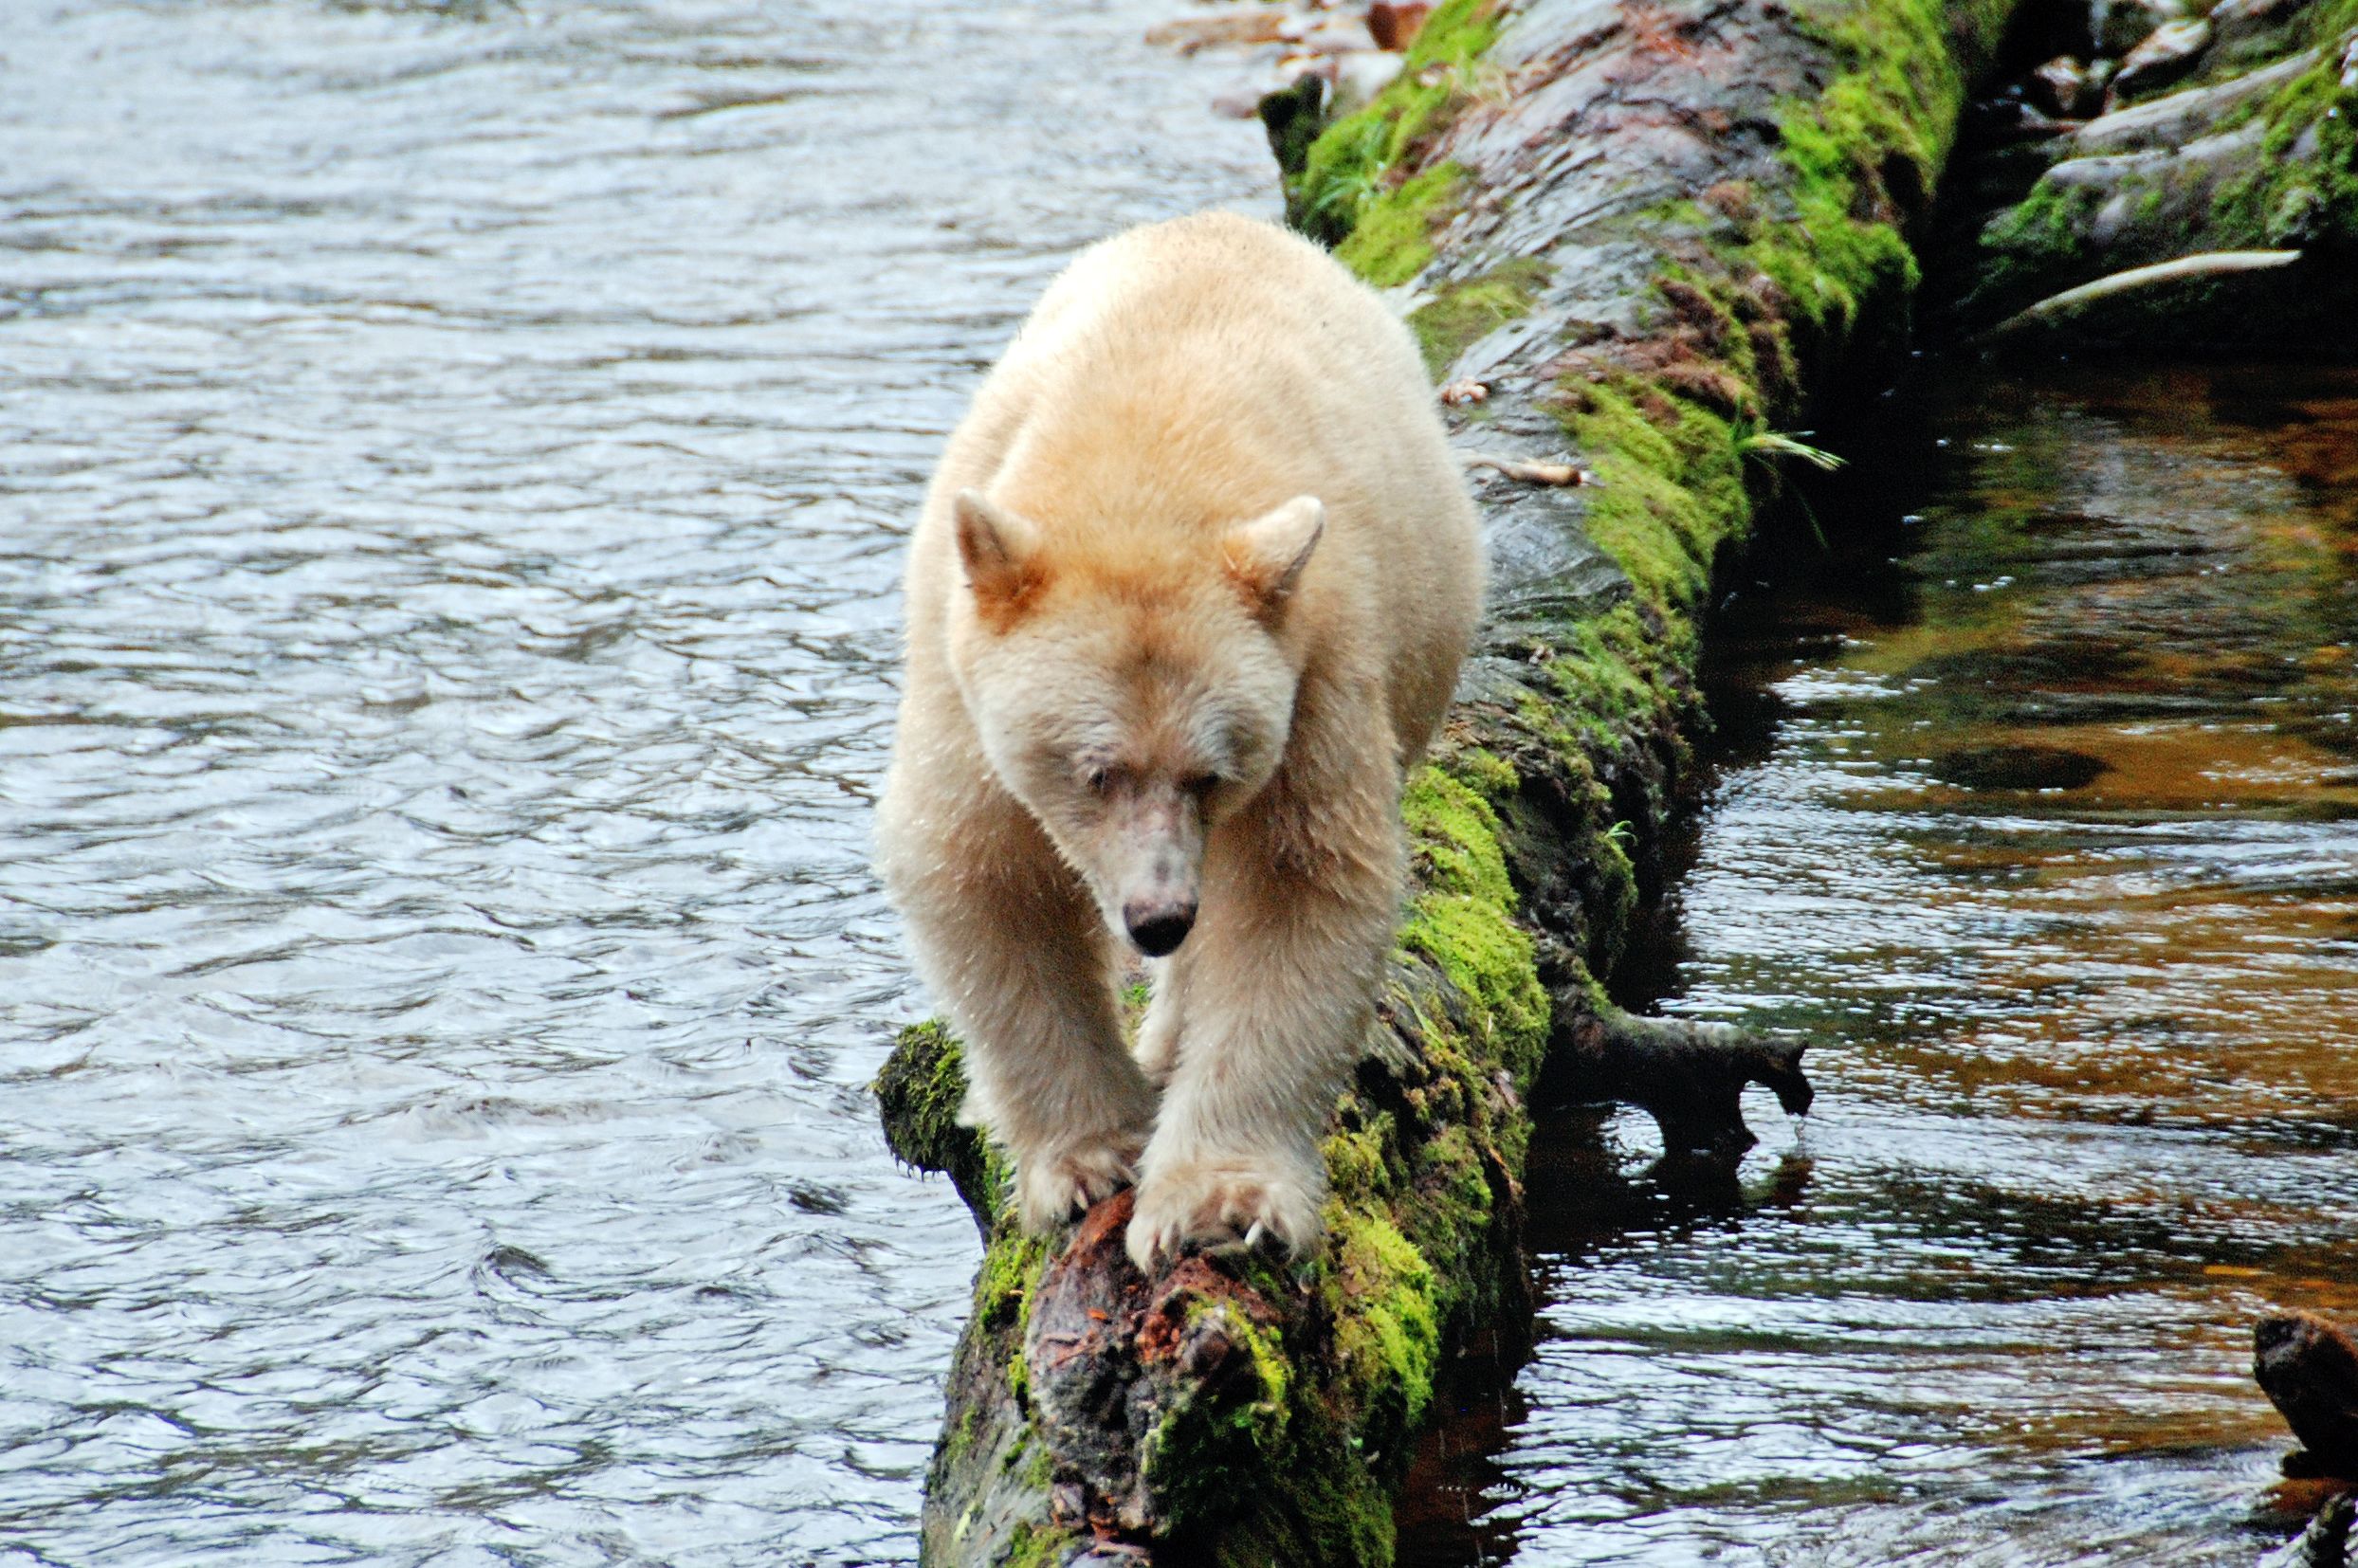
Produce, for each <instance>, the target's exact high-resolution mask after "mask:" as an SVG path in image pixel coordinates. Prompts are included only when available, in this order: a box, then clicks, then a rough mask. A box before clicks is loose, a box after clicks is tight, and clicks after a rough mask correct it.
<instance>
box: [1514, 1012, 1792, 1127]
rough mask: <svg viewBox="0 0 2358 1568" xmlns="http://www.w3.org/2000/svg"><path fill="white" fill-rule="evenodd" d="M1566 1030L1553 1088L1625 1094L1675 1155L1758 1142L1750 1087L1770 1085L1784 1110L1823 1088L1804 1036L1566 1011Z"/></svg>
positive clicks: (1587, 1096)
mask: <svg viewBox="0 0 2358 1568" xmlns="http://www.w3.org/2000/svg"><path fill="white" fill-rule="evenodd" d="M1559 1012H1560V1013H1561V1014H1562V1015H1563V1017H1564V1019H1565V1020H1566V1027H1565V1028H1564V1029H1563V1030H1561V1031H1560V1032H1559V1035H1558V1037H1557V1039H1556V1041H1555V1042H1554V1049H1555V1050H1556V1051H1557V1052H1558V1053H1560V1055H1559V1057H1558V1058H1556V1059H1555V1060H1552V1061H1551V1063H1550V1070H1551V1072H1555V1071H1559V1070H1560V1071H1563V1072H1564V1073H1565V1074H1566V1076H1565V1077H1563V1078H1561V1079H1556V1080H1553V1081H1552V1082H1551V1084H1550V1087H1551V1088H1553V1089H1555V1090H1556V1091H1557V1092H1559V1093H1562V1094H1563V1095H1564V1096H1565V1097H1566V1098H1568V1099H1573V1100H1619V1101H1626V1102H1628V1103H1630V1104H1633V1105H1636V1106H1639V1107H1641V1108H1642V1109H1644V1110H1645V1111H1646V1112H1648V1113H1649V1114H1650V1115H1652V1116H1653V1118H1654V1121H1655V1122H1656V1124H1658V1125H1659V1126H1660V1127H1661V1129H1662V1146H1663V1148H1664V1149H1665V1150H1666V1151H1667V1152H1668V1153H1670V1154H1673V1155H1701V1156H1705V1157H1707V1158H1715V1159H1732V1158H1736V1157H1738V1156H1740V1155H1742V1154H1743V1153H1744V1152H1745V1151H1746V1149H1749V1148H1750V1147H1752V1145H1753V1144H1754V1143H1757V1142H1758V1141H1760V1140H1759V1139H1758V1138H1757V1137H1755V1136H1754V1134H1753V1132H1752V1129H1751V1128H1750V1127H1748V1126H1746V1125H1745V1121H1744V1103H1743V1102H1744V1090H1745V1085H1747V1084H1760V1085H1765V1086H1766V1087H1767V1088H1768V1089H1770V1090H1771V1091H1772V1092H1774V1093H1775V1094H1776V1096H1777V1103H1779V1104H1780V1105H1782V1106H1783V1107H1784V1109H1785V1112H1786V1114H1788V1115H1791V1116H1800V1115H1801V1114H1802V1113H1804V1112H1805V1111H1807V1110H1808V1109H1809V1106H1810V1101H1811V1100H1812V1098H1814V1096H1815V1092H1816V1091H1814V1090H1813V1089H1812V1088H1811V1087H1810V1082H1809V1079H1808V1078H1807V1077H1806V1076H1804V1075H1803V1073H1802V1071H1801V1053H1802V1052H1803V1051H1804V1050H1806V1049H1807V1047H1806V1046H1805V1045H1803V1044H1802V1043H1801V1042H1800V1041H1791V1040H1769V1039H1765V1038H1764V1037H1762V1036H1760V1035H1757V1034H1753V1033H1749V1032H1747V1031H1746V1030H1740V1029H1737V1028H1736V1027H1735V1026H1734V1025H1732V1024H1704V1023H1687V1022H1684V1021H1682V1020H1679V1019H1675V1018H1640V1017H1638V1016H1636V1014H1635V1013H1629V1012H1621V1011H1619V1010H1618V1009H1613V1010H1610V1011H1608V1012H1601V1013H1599V1012H1587V1011H1585V1010H1575V1009H1573V1008H1569V1007H1564V1008H1560V1009H1559Z"/></svg>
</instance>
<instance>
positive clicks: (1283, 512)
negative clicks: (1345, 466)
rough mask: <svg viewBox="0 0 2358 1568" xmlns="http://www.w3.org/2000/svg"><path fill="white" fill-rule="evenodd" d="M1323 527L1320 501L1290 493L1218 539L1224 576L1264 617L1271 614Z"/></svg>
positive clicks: (1282, 605) (1287, 594)
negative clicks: (1272, 507) (1277, 504)
mask: <svg viewBox="0 0 2358 1568" xmlns="http://www.w3.org/2000/svg"><path fill="white" fill-rule="evenodd" d="M1325 531H1326V503H1325V501H1320V500H1319V499H1318V498H1317V497H1316V496H1296V497H1294V498H1293V499H1292V500H1291V501H1288V502H1286V503H1285V504H1284V505H1283V506H1280V507H1278V508H1277V509H1276V510H1275V511H1273V512H1267V513H1264V514H1263V515H1261V516H1260V517H1257V518H1255V519H1253V520H1252V521H1251V522H1248V523H1246V524H1244V525H1243V526H1242V527H1240V528H1232V529H1230V530H1229V532H1228V537H1227V538H1224V539H1222V540H1221V541H1220V552H1221V556H1222V558H1223V559H1224V560H1225V561H1226V563H1227V566H1228V574H1229V575H1230V576H1231V577H1233V578H1234V579H1235V582H1236V586H1237V587H1238V588H1240V589H1242V590H1243V591H1244V594H1245V598H1246V602H1247V603H1249V604H1251V605H1252V608H1253V609H1254V611H1256V612H1257V613H1259V614H1262V615H1265V616H1274V615H1275V614H1276V613H1277V612H1278V611H1281V610H1283V609H1284V608H1285V605H1286V601H1287V600H1288V599H1289V598H1291V597H1292V596H1293V591H1294V588H1295V586H1296V585H1297V584H1299V583H1300V582H1301V580H1302V569H1303V568H1304V567H1306V566H1307V565H1309V564H1310V552H1311V551H1313V550H1315V549H1317V548H1318V539H1319V536H1320V535H1322V534H1324V533H1325Z"/></svg>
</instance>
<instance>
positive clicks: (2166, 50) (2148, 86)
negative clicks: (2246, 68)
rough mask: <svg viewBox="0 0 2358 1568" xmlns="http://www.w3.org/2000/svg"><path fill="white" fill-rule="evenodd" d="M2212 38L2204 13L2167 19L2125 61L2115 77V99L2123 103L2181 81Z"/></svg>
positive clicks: (2113, 80)
mask: <svg viewBox="0 0 2358 1568" xmlns="http://www.w3.org/2000/svg"><path fill="white" fill-rule="evenodd" d="M2210 42H2211V25H2210V24H2209V23H2208V22H2205V21H2203V20H2202V19H2201V18H2200V17H2190V18H2188V19H2186V20H2185V21H2183V22H2165V23H2163V24H2162V25H2161V26H2160V27H2156V28H2154V29H2153V33H2152V36H2151V37H2149V38H2148V39H2147V40H2146V41H2145V42H2144V43H2142V44H2140V45H2138V46H2136V47H2135V48H2133V49H2131V50H2130V51H2129V58H2127V59H2126V60H2123V61H2122V62H2121V69H2120V74H2119V75H2117V76H2115V77H2114V78H2113V79H2112V92H2111V101H2112V102H2114V103H2119V102H2122V101H2124V100H2128V99H2130V98H2133V97H2134V96H2136V95H2137V94H2139V93H2145V92H2151V91H2152V90H2153V89H2154V88H2156V87H2161V86H2166V85H2167V84H2168V83H2170V82H2175V81H2177V80H2178V79H2179V78H2180V77H2182V76H2184V75H2185V74H2186V73H2187V72H2189V71H2191V70H2193V69H2194V65H2195V62H2196V61H2198V60H2200V59H2202V58H2203V50H2204V49H2206V48H2208V47H2210Z"/></svg>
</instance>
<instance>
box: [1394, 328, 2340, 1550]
mask: <svg viewBox="0 0 2358 1568" xmlns="http://www.w3.org/2000/svg"><path fill="white" fill-rule="evenodd" d="M1896 428H1897V429H1898V431H1899V433H1897V434H1894V435H1891V436H1889V437H1886V438H1882V439H1880V440H1878V441H1876V442H1874V443H1870V444H1869V448H1868V449H1866V450H1860V451H1856V452H1855V455H1856V456H1858V457H1860V458H1861V459H1862V460H1863V461H1862V466H1863V468H1864V469H1865V470H1866V472H1865V474H1864V475H1863V477H1862V478H1861V479H1860V480H1859V481H1857V482H1856V483H1854V484H1852V485H1851V486H1849V487H1847V489H1846V491H1844V492H1837V493H1836V494H1835V495H1833V496H1832V497H1831V498H1828V499H1825V500H1823V501H1822V502H1821V504H1822V505H1823V506H1824V507H1825V508H1826V521H1827V523H1828V524H1829V526H1830V528H1831V529H1833V530H1834V531H1836V532H1837V533H1863V535H1864V537H1865V538H1866V540H1867V543H1866V545H1865V547H1864V548H1863V549H1860V550H1855V551H1852V552H1849V553H1847V554H1844V555H1840V556H1835V557H1831V558H1828V557H1822V556H1820V557H1819V558H1817V559H1816V560H1815V562H1814V563H1813V562H1811V560H1810V557H1811V556H1815V555H1816V552H1815V551H1814V550H1812V549H1810V548H1808V547H1807V546H1806V545H1804V546H1802V547H1801V548H1799V549H1789V550H1784V551H1781V552H1779V553H1778V554H1779V556H1780V558H1781V559H1782V560H1786V561H1795V560H1799V561H1800V562H1801V563H1802V564H1801V565H1800V567H1799V568H1798V569H1797V570H1796V571H1794V572H1793V573H1792V574H1790V575H1789V576H1787V577H1786V578H1785V579H1784V580H1782V581H1781V582H1779V583H1776V584H1774V585H1767V586H1766V587H1765V588H1760V587H1754V586H1746V587H1745V589H1744V591H1743V592H1742V593H1739V594H1738V596H1737V599H1736V602H1735V603H1734V604H1733V605H1732V606H1731V607H1730V609H1729V612H1728V614H1727V617H1726V618H1725V620H1724V622H1723V625H1722V628H1721V629H1722V632H1723V638H1722V642H1721V645H1720V646H1721V647H1722V649H1723V650H1724V651H1723V657H1722V659H1721V661H1720V664H1719V666H1718V668H1717V670H1716V672H1715V680H1716V684H1717V687H1718V690H1717V693H1716V701H1715V705H1716V707H1717V710H1718V712H1719V713H1720V715H1721V716H1722V720H1723V726H1724V735H1725V740H1726V746H1727V756H1726V757H1725V758H1724V760H1723V763H1722V771H1721V772H1720V774H1719V775H1718V778H1717V781H1716V784H1715V787H1714V789H1713V791H1712V793H1711V797H1710V801H1709V808H1708V810H1707V811H1705V813H1704V815H1703V817H1702V819H1701V821H1700V823H1699V825H1698V830H1697V834H1698V836H1697V842H1696V845H1695V848H1694V865H1693V867H1692V869H1691V872H1690V873H1689V874H1688V876H1687V877H1686V879H1685V882H1684V884H1683V888H1682V892H1681V899H1680V903H1681V906H1682V907H1681V910H1680V912H1679V913H1680V920H1679V930H1680V931H1681V932H1682V933H1683V936H1682V938H1681V941H1682V942H1683V951H1680V952H1679V953H1677V954H1676V955H1675V964H1674V967H1673V970H1672V973H1671V975H1670V979H1669V985H1668V991H1669V996H1668V998H1667V1002H1666V1006H1667V1007H1668V1008H1669V1009H1671V1010H1673V1011H1675V1012H1681V1013H1686V1014H1691V1015H1696V1016H1709V1017H1726V1018H1741V1019H1744V1020H1746V1021H1748V1022H1750V1023H1752V1024H1755V1025H1758V1026H1763V1027H1766V1028H1770V1029H1774V1030H1785V1031H1791V1032H1794V1033H1797V1034H1802V1035H1806V1036H1807V1037H1809V1038H1810V1039H1812V1040H1813V1041H1815V1042H1816V1043H1817V1044H1816V1048H1815V1051H1814V1053H1813V1055H1812V1057H1811V1070H1812V1073H1813V1076H1814V1077H1815V1079H1816V1081H1817V1084H1818V1086H1819V1099H1818V1107H1817V1109H1816V1110H1815V1111H1814V1112H1813V1113H1812V1115H1811V1116H1810V1117H1809V1118H1807V1119H1806V1121H1805V1122H1803V1123H1802V1124H1800V1125H1798V1126H1797V1125H1795V1124H1794V1123H1791V1122H1789V1121H1785V1120H1784V1119H1783V1118H1782V1116H1781V1114H1780V1113H1779V1112H1778V1111H1777V1109H1776V1108H1775V1105H1774V1103H1773V1102H1771V1101H1770V1100H1768V1099H1767V1097H1766V1096H1765V1095H1762V1094H1758V1093H1757V1091H1756V1094H1755V1096H1754V1098H1753V1099H1752V1100H1750V1101H1748V1102H1747V1108H1748V1110H1750V1111H1751V1112H1752V1113H1753V1121H1754V1124H1755V1126H1756V1127H1758V1128H1760V1129H1761V1130H1762V1131H1763V1133H1764V1140H1763V1146H1762V1147H1761V1148H1760V1149H1759V1150H1757V1151H1755V1153H1754V1154H1753V1155H1752V1156H1751V1157H1749V1158H1747V1160H1746V1163H1745V1166H1744V1167H1743V1170H1742V1171H1741V1173H1740V1174H1739V1177H1738V1179H1737V1180H1736V1181H1735V1182H1732V1183H1729V1184H1727V1186H1725V1187H1723V1188H1721V1189H1719V1190H1716V1191H1713V1190H1709V1189H1706V1190H1701V1191H1698V1190H1697V1189H1696V1187H1695V1186H1694V1185H1693V1184H1691V1183H1688V1182H1671V1183H1665V1182H1663V1181H1660V1180H1657V1179H1655V1178H1654V1176H1652V1175H1650V1174H1649V1173H1648V1169H1647V1165H1648V1158H1649V1155H1650V1153H1651V1152H1654V1151H1658V1148H1659V1144H1658V1142H1657V1141H1656V1140H1654V1135H1653V1132H1652V1129H1651V1126H1650V1124H1648V1123H1647V1122H1646V1121H1645V1119H1644V1118H1642V1117H1640V1116H1636V1115H1632V1114H1617V1115H1614V1116H1612V1117H1609V1118H1603V1119H1601V1120H1600V1119H1599V1118H1598V1117H1596V1116H1595V1115H1593V1114H1583V1113H1577V1112H1575V1113H1569V1114H1567V1115H1565V1116H1564V1117H1563V1118H1562V1119H1561V1121H1560V1122H1559V1124H1558V1126H1557V1127H1556V1128H1555V1129H1554V1130H1553V1136H1552V1137H1551V1138H1550V1139H1549V1140H1547V1147H1548V1148H1550V1149H1552V1150H1553V1151H1554V1154H1555V1158H1554V1161H1553V1163H1552V1164H1551V1166H1550V1167H1548V1168H1547V1169H1545V1170H1544V1171H1543V1172H1542V1173H1541V1174H1540V1175H1539V1176H1536V1177H1535V1179H1534V1182H1533V1198H1532V1202H1533V1208H1534V1212H1535V1216H1536V1226H1535V1242H1536V1245H1537V1247H1538V1249H1539V1251H1540V1262H1541V1267H1542V1274H1543V1279H1544V1284H1545V1295H1546V1303H1545V1308H1544V1311H1543V1321H1542V1324H1541V1333H1542V1342H1541V1344H1540V1346H1539V1348H1538V1351H1537V1352H1536V1354H1535V1356H1534V1357H1533V1358H1532V1359H1531V1360H1530V1362H1529V1363H1528V1364H1527V1365H1526V1366H1525V1367H1524V1368H1523V1369H1522V1370H1521V1371H1520V1373H1519V1375H1517V1376H1516V1377H1514V1378H1513V1380H1512V1384H1511V1387H1509V1388H1507V1389H1505V1390H1504V1391H1492V1392H1490V1393H1489V1394H1477V1395H1472V1396H1471V1405H1472V1406H1473V1407H1474V1408H1471V1409H1470V1411H1469V1413H1468V1414H1467V1416H1466V1418H1465V1419H1464V1420H1463V1421H1462V1422H1461V1424H1460V1425H1459V1426H1458V1427H1457V1428H1455V1429H1453V1431H1451V1432H1450V1433H1448V1434H1447V1435H1446V1436H1445V1438H1444V1439H1443V1440H1442V1441H1441V1442H1440V1443H1437V1444H1436V1445H1435V1449H1436V1454H1435V1458H1436V1460H1437V1459H1439V1458H1440V1455H1439V1454H1438V1451H1437V1450H1438V1449H1443V1448H1451V1449H1453V1450H1454V1453H1453V1456H1452V1457H1451V1458H1449V1459H1448V1461H1447V1462H1445V1463H1440V1464H1438V1465H1437V1466H1436V1469H1437V1470H1438V1472H1439V1473H1441V1474H1442V1476H1443V1477H1444V1480H1445V1485H1443V1486H1441V1488H1440V1489H1438V1490H1436V1491H1434V1492H1431V1493H1429V1494H1428V1495H1426V1496H1425V1497H1423V1498H1421V1499H1419V1500H1418V1503H1417V1507H1416V1510H1415V1511H1416V1515H1417V1518H1418V1519H1420V1520H1421V1521H1423V1522H1421V1523H1418V1524H1417V1525H1416V1526H1415V1527H1414V1528H1413V1529H1412V1531H1411V1535H1410V1548H1411V1549H1410V1553H1409V1556H1410V1557H1411V1559H1413V1560H1422V1561H1428V1562H1437V1561H1456V1562H1465V1561H1472V1560H1481V1561H1490V1562H1497V1561H1511V1562H1516V1563H1527V1564H1543V1563H1547V1564H1552V1563H1575V1562H1577V1563H1649V1564H1653V1563H1659V1564H1677V1563H1692V1562H1705V1561H1709V1562H1724V1563H1777V1564H1782V1563H1797V1564H1798V1563H1807V1564H1812V1565H1818V1564H1859V1565H1866V1564H1886V1563H1900V1562H1905V1563H1925V1564H1932V1563H1938V1564H1991V1565H1997V1564H2026V1565H2027V1564H2064V1563H2118V1564H2131V1563H2135V1564H2212V1563H2217V1564H2250V1563H2253V1562H2255V1561H2257V1559H2259V1558H2260V1557H2261V1556H2262V1555H2263V1554H2264V1553H2265V1552H2266V1551H2267V1550H2269V1549H2270V1548H2271V1547H2272V1546H2273V1544H2274V1542H2276V1541H2278V1540H2280V1539H2282V1537H2284V1536H2285V1535H2286V1534H2288V1533H2290V1531H2291V1530H2292V1528H2293V1527H2294V1516H2293V1515H2292V1514H2291V1513H2289V1512H2288V1510H2289V1509H2293V1508H2295V1507H2297V1506H2298V1505H2299V1504H2301V1503H2302V1502H2304V1501H2306V1499H2305V1498H2304V1497H2303V1496H2301V1495H2300V1494H2297V1493H2280V1492H2279V1491H2278V1490H2277V1489H2276V1463H2277V1459H2278V1457H2279V1455H2280V1454H2281V1453H2283V1452H2284V1451H2285V1450H2286V1449H2289V1448H2290V1447H2291V1445H2290V1443H2289V1441H2288V1440H2287V1438H2286V1434H2285V1432H2284V1430H2283V1428H2282V1426H2281V1423H2280V1422H2279V1421H2278V1420H2277V1419H2276V1416H2275V1414H2274V1413H2273V1412H2272V1411H2271V1410H2270V1409H2269V1407H2268V1405H2267V1403H2266V1401H2265V1400H2264V1398H2263V1397H2262V1396H2261V1395H2260V1394H2259V1393H2258V1391H2257V1388H2256V1387H2255V1386H2254V1385H2253V1383H2252V1381H2251V1379H2250V1376H2249V1370H2248V1369H2249V1365H2250V1358H2251V1355H2250V1332H2251V1324H2252V1322H2253V1320H2254V1319H2255V1318H2256V1317H2257V1316H2258V1315H2259V1314H2261V1313H2262V1312H2265V1311H2267V1310H2268V1309H2270V1308H2272V1307H2277V1306H2284V1305H2299V1306H2307V1307H2313V1308H2317V1309H2320V1310H2324V1311H2327V1312H2330V1313H2338V1314H2340V1315H2341V1316H2343V1317H2344V1318H2346V1319H2358V649H2354V647H2353V645H2358V375H2352V374H2331V373H2324V372H2313V371H2309V372H2304V371H2297V370H2281V369H2274V368H2260V369H2246V370H2227V371H2215V372H2201V371H2180V372H2149V373H2148V372H2139V371H2135V370H2130V369H2123V368H2121V367H2118V366H2111V367H2101V368H2089V369H2083V370H2054V371H2048V372H2043V373H2040V374H2034V375H2030V376H2028V377H2025V378H2009V377H2005V376H2001V375H1987V374H1960V373H1951V374H1949V375H1947V377H1945V378H1944V379H1943V382H1942V385H1941V386H1940V387H1939V389H1938V390H1937V391H1936V392H1933V393H1932V394H1930V396H1929V398H1928V406H1927V407H1926V408H1925V409H1924V410H1922V412H1921V414H1920V416H1919V417H1918V418H1917V419H1915V420H1912V421H1904V422H1901V423H1900V424H1899V425H1898V426H1897V427H1896Z"/></svg>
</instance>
